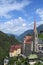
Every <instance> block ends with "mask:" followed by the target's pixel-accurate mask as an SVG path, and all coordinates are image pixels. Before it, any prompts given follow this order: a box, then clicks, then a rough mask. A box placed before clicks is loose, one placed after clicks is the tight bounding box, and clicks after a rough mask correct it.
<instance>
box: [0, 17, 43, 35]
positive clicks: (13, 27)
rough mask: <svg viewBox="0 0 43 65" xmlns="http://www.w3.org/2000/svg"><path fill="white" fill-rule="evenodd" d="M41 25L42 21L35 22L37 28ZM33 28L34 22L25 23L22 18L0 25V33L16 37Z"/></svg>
mask: <svg viewBox="0 0 43 65" xmlns="http://www.w3.org/2000/svg"><path fill="white" fill-rule="evenodd" d="M42 23H43V21H40V22H36V24H37V27H38V26H39V25H40V24H42ZM33 27H34V21H33V22H28V23H27V21H26V20H25V19H23V18H22V17H19V18H17V19H12V20H10V21H7V22H3V23H0V30H1V31H3V32H5V33H11V34H16V35H19V34H22V33H23V32H24V31H26V30H29V29H33Z"/></svg>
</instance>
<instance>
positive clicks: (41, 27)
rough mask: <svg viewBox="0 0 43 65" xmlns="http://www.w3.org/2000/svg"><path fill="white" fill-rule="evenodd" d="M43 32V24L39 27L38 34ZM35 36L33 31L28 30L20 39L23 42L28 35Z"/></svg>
mask: <svg viewBox="0 0 43 65" xmlns="http://www.w3.org/2000/svg"><path fill="white" fill-rule="evenodd" d="M41 30H43V24H41V25H40V26H39V27H37V31H38V33H40V31H41ZM32 34H33V30H32V29H31V30H27V31H25V32H24V33H23V34H21V35H20V36H19V37H18V39H19V40H21V41H23V38H24V37H25V36H26V35H32Z"/></svg>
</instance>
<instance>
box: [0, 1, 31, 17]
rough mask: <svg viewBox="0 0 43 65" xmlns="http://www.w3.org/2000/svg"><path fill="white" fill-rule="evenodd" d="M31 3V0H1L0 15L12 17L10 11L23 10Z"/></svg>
mask: <svg viewBox="0 0 43 65" xmlns="http://www.w3.org/2000/svg"><path fill="white" fill-rule="evenodd" d="M30 3H31V2H30V1H29V0H23V1H21V2H17V1H16V0H0V16H5V17H7V16H8V17H10V16H9V15H8V12H10V11H13V10H22V9H23V8H24V7H25V6H27V5H28V4H30Z"/></svg>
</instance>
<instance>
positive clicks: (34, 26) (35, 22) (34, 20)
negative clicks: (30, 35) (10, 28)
mask: <svg viewBox="0 0 43 65" xmlns="http://www.w3.org/2000/svg"><path fill="white" fill-rule="evenodd" d="M34 32H36V20H35V18H34Z"/></svg>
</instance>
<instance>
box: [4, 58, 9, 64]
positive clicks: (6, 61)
mask: <svg viewBox="0 0 43 65" xmlns="http://www.w3.org/2000/svg"><path fill="white" fill-rule="evenodd" d="M8 63H9V59H8V57H6V58H5V59H4V65H8Z"/></svg>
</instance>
